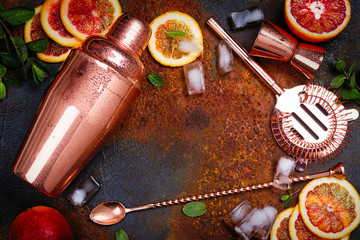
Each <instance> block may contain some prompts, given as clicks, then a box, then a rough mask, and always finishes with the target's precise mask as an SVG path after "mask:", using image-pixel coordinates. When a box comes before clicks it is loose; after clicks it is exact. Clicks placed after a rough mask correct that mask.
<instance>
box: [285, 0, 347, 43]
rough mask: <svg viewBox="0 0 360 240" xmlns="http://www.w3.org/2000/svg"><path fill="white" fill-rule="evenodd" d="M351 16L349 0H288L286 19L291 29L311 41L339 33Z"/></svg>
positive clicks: (286, 2)
mask: <svg viewBox="0 0 360 240" xmlns="http://www.w3.org/2000/svg"><path fill="white" fill-rule="evenodd" d="M350 16H351V7H350V3H349V0H331V1H327V0H286V1H285V20H286V23H287V24H288V26H289V28H290V29H291V31H293V32H294V34H295V35H297V36H298V37H299V38H302V39H304V40H306V41H309V42H321V41H327V40H330V39H332V38H334V37H335V36H336V35H338V34H339V33H340V32H341V31H342V30H343V29H344V28H345V27H346V25H347V24H348V22H349V20H350Z"/></svg>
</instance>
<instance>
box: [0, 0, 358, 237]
mask: <svg viewBox="0 0 360 240" xmlns="http://www.w3.org/2000/svg"><path fill="white" fill-rule="evenodd" d="M120 2H121V6H122V8H123V11H124V12H130V13H133V14H135V15H138V16H141V17H143V18H144V19H146V20H147V21H149V22H151V21H152V19H154V18H155V17H156V16H158V15H160V14H162V13H164V12H166V11H169V10H178V11H182V12H185V13H188V14H190V15H191V16H192V17H193V18H194V19H195V20H196V21H198V23H199V25H200V27H201V29H202V32H203V35H204V49H205V50H204V53H203V54H202V56H201V57H199V58H198V59H197V61H201V62H202V63H203V65H204V69H205V78H206V92H205V93H203V94H201V95H193V96H189V95H188V94H187V90H186V85H185V80H184V75H183V69H182V68H170V67H164V66H162V65H160V64H159V63H157V62H156V61H155V60H154V59H153V58H152V57H151V56H150V53H149V51H148V50H145V51H144V53H143V55H142V57H141V59H142V61H143V63H144V65H145V70H146V73H147V74H148V73H150V72H156V73H158V74H159V75H160V76H161V77H162V78H163V79H164V82H165V84H164V86H163V87H161V88H157V87H154V86H152V85H151V84H150V83H149V82H148V81H147V80H144V82H143V85H142V94H141V95H140V97H139V98H138V99H137V101H136V103H135V105H134V106H133V107H132V109H131V111H130V113H129V114H128V116H127V117H126V120H125V122H124V123H123V124H122V126H121V127H120V128H119V130H118V131H117V132H116V134H115V135H114V136H113V137H112V139H111V140H110V141H109V142H108V144H107V145H106V146H104V148H103V149H102V150H101V151H100V152H99V153H98V154H97V155H96V156H95V157H94V159H93V160H92V161H91V162H90V163H89V165H88V166H87V167H86V168H85V169H84V170H83V171H82V172H81V173H80V175H79V176H78V177H77V178H76V179H75V181H74V182H73V183H72V184H71V185H70V186H69V187H68V189H67V190H66V191H65V192H64V193H63V194H62V195H61V196H60V197H59V198H57V199H51V198H49V197H47V196H45V195H43V194H42V193H40V192H37V191H36V190H35V189H33V188H31V187H29V186H28V185H26V184H25V183H24V182H22V181H21V180H20V179H18V178H17V177H16V176H14V175H13V174H12V173H11V171H10V168H11V165H12V163H13V161H14V160H15V157H16V155H17V152H18V151H19V148H20V147H21V143H22V141H23V139H24V137H25V135H26V133H27V130H28V128H29V126H30V124H31V120H32V118H33V117H34V114H35V111H36V109H37V106H38V104H39V102H40V100H41V97H42V94H43V93H44V92H45V89H46V87H47V85H48V84H49V80H47V81H46V82H45V83H44V84H42V85H41V86H35V84H33V83H31V82H30V81H28V82H26V83H25V84H24V86H22V87H21V88H19V89H16V90H14V89H10V90H9V92H8V97H7V98H6V99H5V100H3V101H1V102H0V162H1V164H0V203H1V204H2V207H1V208H0V235H1V239H7V233H8V231H9V228H10V225H11V222H12V221H13V220H14V219H15V217H16V216H17V215H18V214H19V213H21V212H22V211H24V210H26V208H29V207H32V206H35V205H47V206H52V207H54V208H56V209H58V210H59V211H60V212H62V213H63V214H64V215H65V217H66V218H67V219H68V220H69V222H70V225H71V226H72V229H73V232H74V235H75V236H76V239H114V233H115V231H117V230H119V229H121V228H123V229H124V230H125V231H126V232H127V233H128V234H129V236H130V239H236V236H235V235H233V233H232V232H231V231H230V230H229V229H228V228H227V227H226V226H225V224H224V222H223V220H222V219H223V217H224V216H225V215H226V214H227V213H228V212H229V211H230V210H231V209H233V208H234V207H235V206H236V205H237V204H238V203H239V202H240V201H242V200H243V199H249V201H250V202H251V204H252V205H253V206H258V205H265V204H267V205H272V206H274V207H276V208H277V209H278V211H282V210H283V209H284V206H283V202H281V201H280V200H279V198H280V196H281V195H283V194H285V193H286V192H284V191H280V190H276V189H274V188H269V189H262V190H257V191H253V192H247V193H242V194H239V195H233V196H227V197H221V198H217V199H210V200H205V201H204V202H205V203H206V205H207V209H208V211H207V213H206V214H205V215H203V216H201V217H198V218H189V217H186V216H185V215H183V214H182V213H181V208H182V206H183V205H181V204H180V205H177V206H176V205H175V206H169V207H163V208H159V209H151V210H146V211H141V212H134V213H131V214H128V215H127V216H126V219H125V220H124V221H122V222H121V223H118V224H116V225H113V226H107V227H104V226H97V225H95V224H93V223H91V222H90V221H89V220H88V213H89V211H90V210H91V209H92V208H93V207H94V206H96V205H97V204H99V203H100V202H102V201H106V200H118V201H120V202H122V203H123V204H124V205H125V206H127V207H132V206H138V205H143V204H147V203H151V202H157V201H163V200H167V199H171V198H177V197H182V196H188V195H193V194H198V193H206V192H212V191H219V190H226V189H232V188H238V187H243V186H247V185H252V184H256V183H262V182H268V181H272V179H273V175H274V173H275V168H276V163H277V160H278V159H279V157H280V156H282V155H284V152H283V151H282V150H281V149H280V148H279V146H278V145H277V143H276V142H275V140H274V138H273V136H272V133H271V129H270V114H271V111H272V109H273V106H274V103H275V97H274V95H273V93H272V92H271V91H270V90H269V89H268V88H267V87H266V86H265V85H263V84H262V83H261V81H260V80H259V79H258V78H257V76H256V75H255V74H253V73H252V72H251V71H250V69H249V68H248V67H246V66H245V65H244V64H243V63H242V62H241V61H240V60H239V58H238V57H235V60H234V70H233V71H232V72H231V73H229V74H227V75H225V76H219V75H218V74H217V73H216V70H215V46H216V44H217V43H218V41H219V38H218V37H217V36H216V35H215V33H214V32H213V31H212V30H211V29H210V28H209V27H207V26H206V24H205V21H206V20H207V18H208V17H210V16H212V15H213V16H215V17H217V18H218V19H219V21H220V22H221V23H222V24H223V25H224V26H225V27H227V28H228V29H229V26H230V25H229V19H228V17H229V15H230V13H231V12H233V11H241V10H243V9H246V8H249V7H253V6H260V7H261V8H262V9H263V11H264V13H265V17H267V18H269V19H271V20H272V21H273V22H275V23H276V24H277V25H279V26H280V27H282V28H284V29H285V30H287V31H289V29H288V28H287V26H286V24H285V21H284V16H283V4H284V3H283V1H281V0H246V1H233V0H224V1H208V0H199V1H198V2H195V1H191V0H181V1H179V0H168V1H160V0H146V1H120ZM139 2H141V6H139ZM41 3H42V1H19V0H17V1H16V0H12V1H4V0H0V4H1V5H3V6H4V7H10V6H18V5H27V6H31V7H35V6H37V5H39V4H41ZM351 3H352V11H353V14H352V18H351V20H350V23H349V25H348V26H347V28H346V29H345V30H344V31H343V32H342V33H341V34H340V35H339V36H337V37H336V38H335V39H333V40H331V41H329V42H325V43H320V44H318V45H320V46H323V47H325V48H326V49H327V52H326V55H325V59H324V62H323V63H322V65H321V67H320V69H319V71H318V73H317V74H316V75H315V78H314V81H315V82H317V83H321V84H324V85H325V86H328V85H329V83H330V81H331V79H332V78H333V77H334V76H335V74H336V72H335V71H334V61H333V58H334V57H337V56H338V57H340V58H343V59H344V60H346V61H347V62H352V61H354V60H355V59H356V58H359V56H360V55H359V52H360V44H359V41H358V39H360V36H359V35H360V31H359V30H360V25H359V22H360V21H359V20H360V19H359V13H360V9H359V6H358V5H357V4H356V2H355V1H351ZM229 30H230V29H229ZM258 30H259V26H256V27H252V28H249V29H245V30H241V31H237V32H233V31H232V33H233V35H234V37H235V39H237V40H238V41H239V42H240V43H242V44H243V45H244V46H245V48H247V49H248V50H249V49H250V48H251V46H252V42H253V41H254V39H255V37H256V34H257V31H258ZM256 60H257V61H258V62H259V63H260V64H261V65H262V66H263V67H264V69H265V70H266V71H267V72H268V73H269V74H270V75H271V76H273V77H274V78H275V79H277V80H278V82H279V84H280V85H281V86H283V87H285V88H291V87H294V86H296V85H299V84H304V83H306V82H307V79H306V78H305V77H304V76H302V75H301V74H300V73H298V72H297V71H296V70H295V69H293V68H291V67H290V65H289V64H288V63H280V62H276V61H272V60H267V59H259V58H257V59H256ZM49 66H50V67H51V69H52V75H53V74H55V72H56V71H57V69H58V68H59V66H60V64H49ZM355 72H356V73H357V72H359V66H358V67H357V68H356V69H355ZM346 105H347V106H348V107H355V108H357V109H359V107H357V106H355V105H353V104H347V103H346ZM359 128H360V126H359V120H357V121H355V122H354V123H353V125H352V126H351V127H350V129H351V130H352V133H351V135H352V138H349V139H348V141H349V143H348V144H347V148H346V149H345V150H344V151H343V153H341V154H340V155H339V156H338V157H335V158H334V159H333V160H331V161H329V162H324V163H320V162H319V163H311V164H310V167H309V168H308V170H306V172H305V173H306V174H308V173H314V172H319V171H324V170H327V169H328V168H330V167H333V166H335V165H336V163H337V162H339V161H342V162H343V163H344V165H345V168H346V170H347V179H348V180H349V181H350V182H351V183H352V184H353V185H354V186H355V188H356V189H358V190H359V189H360V177H359V175H358V170H359V168H360V163H359V161H358V158H359V157H358V156H359V150H360V149H359V144H358V142H359V134H360V129H359ZM89 175H92V176H94V177H95V178H96V179H97V180H98V181H99V182H101V184H102V188H101V190H100V191H99V192H98V193H97V195H96V196H95V197H94V198H92V199H91V201H90V202H89V203H88V205H86V206H85V207H83V208H78V207H74V206H72V205H71V203H70V202H69V200H68V199H67V195H68V194H69V193H70V192H71V190H73V189H74V188H75V187H76V185H77V184H79V183H80V182H81V181H82V180H83V179H84V178H86V177H88V176H89ZM302 186H304V184H303V183H299V184H296V185H295V186H294V190H297V189H300V188H301V187H302ZM296 196H297V195H296ZM295 199H296V197H295ZM296 202H297V200H294V201H293V202H292V205H295V204H296ZM351 239H360V231H359V229H357V230H355V232H353V234H352V236H351Z"/></svg>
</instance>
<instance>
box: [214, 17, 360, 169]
mask: <svg viewBox="0 0 360 240" xmlns="http://www.w3.org/2000/svg"><path fill="white" fill-rule="evenodd" d="M207 23H208V24H209V26H210V27H211V28H212V29H213V30H214V31H215V32H216V33H217V34H218V35H219V36H220V37H221V38H222V39H223V40H225V41H226V42H227V43H228V44H229V45H230V47H231V48H232V49H233V50H234V51H235V52H236V53H237V54H238V55H239V56H240V58H241V59H242V60H243V61H245V62H246V63H247V64H248V66H249V67H250V68H251V69H252V70H253V71H255V72H256V73H257V74H258V76H260V78H261V80H263V81H264V82H265V83H266V84H267V85H268V86H269V87H270V88H271V89H272V90H273V91H274V92H275V93H276V94H277V102H276V105H275V108H274V111H273V114H272V116H271V121H272V130H273V133H274V136H275V139H276V141H277V142H278V143H279V145H280V146H281V147H282V149H283V150H284V151H286V152H287V153H288V154H289V155H290V156H292V157H293V158H295V159H296V160H297V161H302V162H307V161H310V162H311V161H317V160H319V159H320V160H323V159H326V160H328V159H329V158H330V157H331V158H332V157H333V155H336V154H337V151H340V149H339V147H340V146H341V145H342V144H343V140H344V138H345V135H346V130H347V126H348V121H351V120H355V119H352V118H351V117H349V116H348V114H347V113H346V112H343V111H344V107H343V106H342V104H340V103H339V104H338V103H337V102H336V100H337V97H336V95H334V94H333V93H332V92H330V91H329V90H327V89H325V88H323V87H320V86H317V85H312V84H309V85H306V86H305V85H303V86H297V87H294V88H291V89H286V90H283V89H282V88H281V87H280V86H279V85H278V84H277V83H276V82H275V80H274V79H272V78H271V77H270V75H268V74H267V73H266V72H265V71H264V69H263V68H262V67H261V66H260V65H259V64H257V63H256V62H255V61H254V60H253V59H252V58H251V57H250V56H249V55H248V54H247V52H246V50H245V49H244V48H243V47H241V46H240V45H239V44H238V43H237V42H236V41H235V40H234V39H233V38H232V36H231V35H230V34H229V33H228V32H227V31H226V30H225V29H224V28H223V27H222V26H221V25H220V24H219V22H218V21H217V20H216V19H215V18H214V17H211V18H209V20H208V21H207Z"/></svg>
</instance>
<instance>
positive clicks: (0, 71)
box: [0, 65, 6, 78]
mask: <svg viewBox="0 0 360 240" xmlns="http://www.w3.org/2000/svg"><path fill="white" fill-rule="evenodd" d="M5 73H6V67H5V66H4V65H0V78H2V77H3V76H4V75H5Z"/></svg>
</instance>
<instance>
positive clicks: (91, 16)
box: [60, 0, 121, 40]
mask: <svg viewBox="0 0 360 240" xmlns="http://www.w3.org/2000/svg"><path fill="white" fill-rule="evenodd" d="M120 15H121V6H120V3H119V1H118V0H62V2H61V8H60V16H61V20H62V22H63V24H64V26H65V28H66V29H67V30H68V31H69V32H70V33H71V34H72V35H74V36H75V37H77V38H78V39H80V40H84V39H85V38H87V37H88V36H90V35H105V34H106V33H107V32H108V31H109V29H110V27H111V25H112V24H113V23H114V22H115V20H116V19H117V18H118V17H119V16H120Z"/></svg>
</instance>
